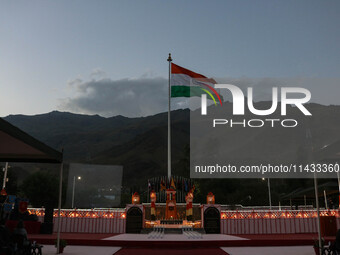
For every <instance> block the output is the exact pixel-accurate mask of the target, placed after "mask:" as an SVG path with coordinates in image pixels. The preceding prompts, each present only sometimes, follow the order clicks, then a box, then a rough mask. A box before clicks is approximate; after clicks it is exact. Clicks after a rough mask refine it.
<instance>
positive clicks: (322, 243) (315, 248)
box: [313, 238, 325, 255]
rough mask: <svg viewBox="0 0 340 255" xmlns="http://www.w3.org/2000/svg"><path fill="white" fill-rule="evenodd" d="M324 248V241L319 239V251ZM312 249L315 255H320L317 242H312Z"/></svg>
mask: <svg viewBox="0 0 340 255" xmlns="http://www.w3.org/2000/svg"><path fill="white" fill-rule="evenodd" d="M324 246H325V239H323V238H321V250H322V249H323V247H324ZM313 248H314V252H315V255H320V254H321V253H320V246H319V240H318V239H317V240H314V245H313Z"/></svg>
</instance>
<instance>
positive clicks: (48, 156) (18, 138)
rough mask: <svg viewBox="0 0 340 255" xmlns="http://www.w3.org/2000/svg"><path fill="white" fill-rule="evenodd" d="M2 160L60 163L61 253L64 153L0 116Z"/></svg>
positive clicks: (0, 158)
mask: <svg viewBox="0 0 340 255" xmlns="http://www.w3.org/2000/svg"><path fill="white" fill-rule="evenodd" d="M0 162H35V163H59V164H60V177H59V202H58V235H57V240H58V241H57V253H59V244H60V242H59V240H60V208H61V196H62V179H63V153H62V152H59V151H56V150H54V149H52V148H51V147H49V146H47V145H46V144H44V143H42V142H40V141H38V140H37V139H35V138H33V137H32V136H30V135H28V134H27V133H25V132H23V131H22V130H20V129H19V128H17V127H15V126H13V125H12V124H10V123H8V122H7V121H5V120H3V119H2V118H0ZM6 168H7V165H6Z"/></svg>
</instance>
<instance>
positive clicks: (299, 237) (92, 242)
mask: <svg viewBox="0 0 340 255" xmlns="http://www.w3.org/2000/svg"><path fill="white" fill-rule="evenodd" d="M56 238H57V235H56V233H54V234H52V235H32V234H31V235H29V239H30V240H31V241H37V242H38V243H40V244H46V245H48V244H54V240H55V239H56ZM61 238H62V239H65V240H66V241H67V243H68V245H80V246H112V247H126V248H159V249H164V248H169V249H172V248H174V247H176V248H177V249H188V248H192V247H195V248H214V247H215V248H216V247H256V246H257V247H266V246H267V247H269V246H305V245H306V246H312V245H313V243H314V240H316V239H317V235H316V234H284V235H282V234H276V235H275V234H272V235H223V234H205V235H202V238H201V239H198V238H197V239H193V238H189V237H187V236H185V235H184V234H165V235H164V236H163V237H162V238H149V235H148V234H116V235H113V234H73V233H61ZM334 240H335V237H325V241H326V243H328V241H334Z"/></svg>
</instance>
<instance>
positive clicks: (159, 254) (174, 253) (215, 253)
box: [114, 248, 228, 255]
mask: <svg viewBox="0 0 340 255" xmlns="http://www.w3.org/2000/svg"><path fill="white" fill-rule="evenodd" d="M136 254H138V255H207V254H208V255H228V253H226V252H224V251H223V250H221V249H219V248H211V249H143V248H123V249H121V250H119V251H118V252H117V253H115V254H114V255H136Z"/></svg>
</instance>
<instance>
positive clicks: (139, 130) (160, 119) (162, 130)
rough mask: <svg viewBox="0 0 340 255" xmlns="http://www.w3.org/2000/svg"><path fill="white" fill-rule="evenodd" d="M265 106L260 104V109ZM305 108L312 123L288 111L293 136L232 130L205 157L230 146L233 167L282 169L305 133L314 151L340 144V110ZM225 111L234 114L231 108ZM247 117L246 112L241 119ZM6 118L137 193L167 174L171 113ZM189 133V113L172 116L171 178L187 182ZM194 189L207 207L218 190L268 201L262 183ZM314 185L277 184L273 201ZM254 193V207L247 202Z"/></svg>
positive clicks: (221, 195)
mask: <svg viewBox="0 0 340 255" xmlns="http://www.w3.org/2000/svg"><path fill="white" fill-rule="evenodd" d="M226 104H228V103H226ZM266 105H267V103H266V102H261V103H258V104H257V106H256V107H257V108H261V107H266ZM306 107H307V109H309V110H310V111H311V112H312V114H313V116H312V117H311V118H309V119H308V121H306V120H303V119H300V118H301V117H300V115H301V114H299V113H297V109H288V112H290V113H291V114H290V115H289V118H296V119H299V126H298V127H297V128H295V129H294V130H292V129H283V128H268V127H267V128H257V129H250V128H242V127H237V128H232V129H229V130H228V132H224V133H223V136H221V135H220V134H219V133H218V132H217V133H216V137H206V138H207V139H215V140H214V141H216V142H215V148H213V150H208V151H206V153H207V155H209V154H211V155H213V154H214V150H215V151H216V150H218V146H219V144H220V145H221V144H227V154H226V156H227V158H229V159H233V160H234V161H235V162H237V161H244V162H245V163H248V164H250V163H253V162H258V161H261V160H264V161H276V162H282V163H284V162H292V161H297V160H303V158H304V146H305V143H306V129H307V128H308V129H310V130H311V132H312V134H313V143H314V146H315V148H321V147H323V146H324V145H327V144H330V143H334V142H336V141H337V140H340V132H339V130H340V106H333V105H331V106H323V105H318V104H308V105H306ZM214 109H217V110H218V108H214ZM228 109H232V108H231V104H230V107H229V106H228ZM249 117H250V115H249V113H247V115H246V116H245V117H244V118H249ZM276 117H278V116H276ZM225 118H232V116H231V113H230V112H226V113H225ZM273 118H275V115H274V116H273ZM287 118H288V116H287ZM5 119H6V120H7V121H9V122H11V123H12V124H13V125H15V126H17V127H19V128H21V129H22V130H24V131H25V132H27V133H29V134H31V135H32V136H34V137H36V138H37V139H39V140H41V141H43V142H44V143H46V144H48V145H50V146H52V147H53V148H56V149H58V150H60V149H61V148H64V152H65V160H66V161H67V162H79V163H83V162H84V163H96V164H117V165H123V168H124V175H123V185H124V187H132V186H133V187H136V186H137V187H138V189H140V190H142V191H143V190H145V189H146V180H147V179H148V178H151V177H154V176H161V175H166V173H167V170H166V167H167V113H160V114H157V115H153V116H148V117H142V118H126V117H123V116H115V117H111V118H104V117H101V116H98V115H94V116H88V115H80V114H72V113H67V112H57V111H54V112H51V113H47V114H41V115H35V116H24V115H10V116H8V117H6V118H5ZM189 133H190V112H189V110H177V111H174V112H172V164H173V173H174V174H177V175H183V176H187V177H188V176H189V171H188V166H189V165H188V164H189V154H188V147H189V143H190V140H189ZM218 137H219V138H221V139H219V140H218V139H217V138H218ZM218 141H219V143H218ZM191 149H193V148H191ZM197 183H198V185H197V190H200V191H201V192H200V193H199V194H197V196H196V197H197V198H199V199H200V200H204V194H206V193H207V192H208V191H214V193H215V194H216V195H217V197H216V199H218V200H219V201H221V202H224V203H237V202H240V201H243V202H242V203H244V204H247V203H248V204H259V203H263V201H266V196H267V195H266V184H265V183H263V182H261V181H260V182H259V180H257V179H253V180H246V179H245V180H197ZM310 185H312V180H272V187H275V188H273V194H272V196H273V201H278V200H279V197H280V196H281V195H284V194H285V193H286V194H287V193H288V192H291V191H292V190H294V189H295V188H297V187H309V186H310ZM197 192H198V191H197ZM248 193H249V194H248ZM250 194H252V197H253V199H252V201H245V199H244V198H245V197H248V195H250ZM281 203H282V204H284V203H287V201H286V202H284V201H281Z"/></svg>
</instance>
